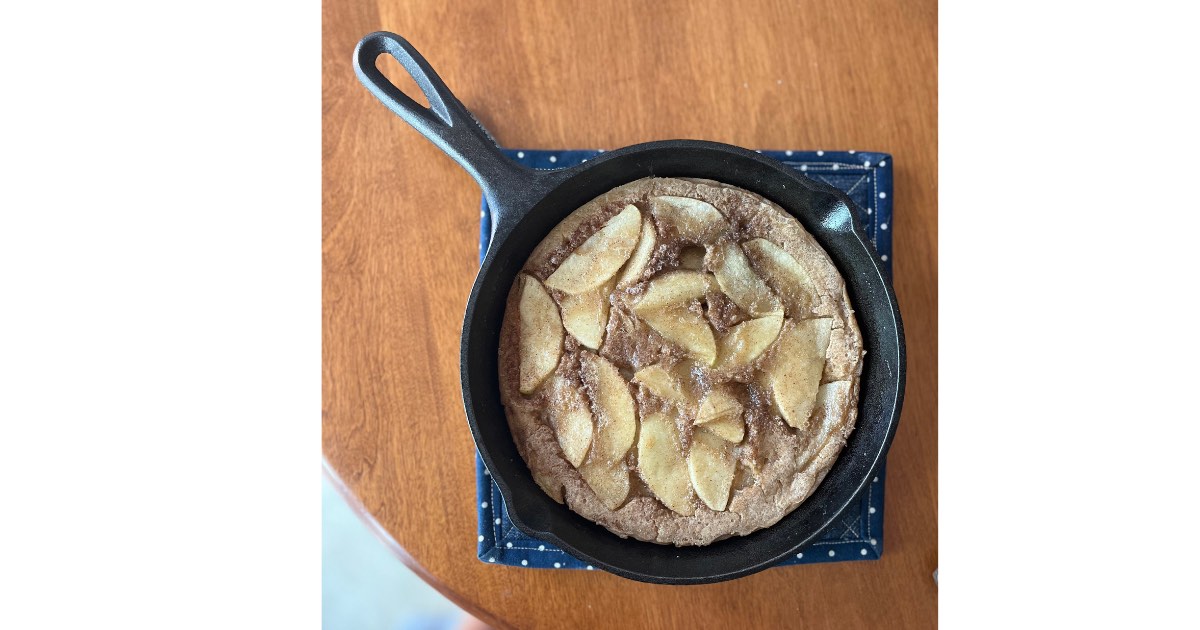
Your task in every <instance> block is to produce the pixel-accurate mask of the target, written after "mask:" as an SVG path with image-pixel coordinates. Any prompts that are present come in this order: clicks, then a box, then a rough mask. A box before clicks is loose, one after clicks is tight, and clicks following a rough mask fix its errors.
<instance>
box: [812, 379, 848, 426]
mask: <svg viewBox="0 0 1200 630" xmlns="http://www.w3.org/2000/svg"><path fill="white" fill-rule="evenodd" d="M849 403H850V381H834V382H833V383H825V384H824V385H822V386H820V387H818V388H817V405H816V410H815V411H814V412H813V416H812V417H813V420H814V421H815V422H816V424H817V425H818V426H821V427H826V428H828V427H830V426H832V425H833V424H834V423H836V422H838V421H840V420H841V419H842V414H843V413H844V412H845V410H846V409H847V407H848V406H849Z"/></svg>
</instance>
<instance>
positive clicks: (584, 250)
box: [546, 204, 642, 295]
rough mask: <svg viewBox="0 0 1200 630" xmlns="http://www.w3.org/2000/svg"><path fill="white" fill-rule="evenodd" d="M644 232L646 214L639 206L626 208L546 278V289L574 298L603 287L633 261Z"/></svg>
mask: <svg viewBox="0 0 1200 630" xmlns="http://www.w3.org/2000/svg"><path fill="white" fill-rule="evenodd" d="M641 231H642V213H641V212H638V209H637V206H634V205H632V204H631V205H628V206H625V209H624V210H622V211H620V212H619V213H617V215H616V216H614V217H613V218H611V219H609V220H608V223H605V224H604V227H602V228H600V229H599V230H598V231H597V232H596V233H595V234H593V235H591V236H590V237H588V239H587V240H586V241H584V242H583V244H582V245H580V246H579V247H578V248H576V249H575V251H573V252H571V254H570V255H569V256H567V259H566V260H564V261H563V262H562V264H561V265H559V266H558V269H555V270H554V273H552V274H550V277H549V278H546V286H548V287H550V288H551V289H555V290H558V291H562V292H563V293H567V294H571V295H575V294H577V293H584V292H587V291H591V290H592V289H596V288H599V287H600V285H602V284H604V283H605V282H607V281H608V279H609V278H612V277H613V276H614V275H616V273H617V271H618V270H619V269H620V268H621V265H624V264H625V261H626V260H628V259H629V255H630V254H631V253H633V248H634V247H636V246H637V243H638V236H639V235H640V233H641Z"/></svg>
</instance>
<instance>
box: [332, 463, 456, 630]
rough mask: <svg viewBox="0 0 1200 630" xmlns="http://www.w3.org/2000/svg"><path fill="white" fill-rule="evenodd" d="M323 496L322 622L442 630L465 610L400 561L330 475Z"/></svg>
mask: <svg viewBox="0 0 1200 630" xmlns="http://www.w3.org/2000/svg"><path fill="white" fill-rule="evenodd" d="M321 499H322V500H321V512H322V516H321V523H322V532H321V592H322V598H321V603H322V612H321V620H322V627H323V628H327V629H330V630H343V629H345V630H435V629H436V630H442V629H448V628H453V627H455V626H457V625H458V624H459V623H460V622H461V621H462V619H463V617H464V614H463V613H462V611H461V610H460V609H459V608H458V607H457V606H455V605H454V604H452V603H450V601H449V600H447V599H446V598H444V597H442V596H441V594H439V593H438V592H437V591H435V590H433V588H432V587H430V586H429V585H428V584H426V583H425V582H424V581H422V580H421V578H419V577H417V576H416V575H415V574H414V573H413V572H412V571H409V570H408V568H407V567H405V566H404V565H403V564H401V562H400V561H399V560H398V559H397V558H396V557H395V556H394V555H392V553H391V552H390V551H388V549H387V547H385V546H384V545H383V543H382V542H380V541H379V539H378V538H376V537H375V535H374V534H372V533H371V532H370V530H368V529H367V527H366V525H364V524H363V523H362V521H361V520H359V518H358V517H357V516H356V515H355V514H354V513H353V512H351V511H350V507H349V506H348V505H346V502H345V501H344V500H342V497H341V496H340V495H339V494H338V493H337V491H336V490H334V489H333V486H331V485H330V484H329V482H328V481H327V480H322V482H321Z"/></svg>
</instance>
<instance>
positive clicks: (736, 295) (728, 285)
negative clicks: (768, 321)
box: [713, 242, 781, 317]
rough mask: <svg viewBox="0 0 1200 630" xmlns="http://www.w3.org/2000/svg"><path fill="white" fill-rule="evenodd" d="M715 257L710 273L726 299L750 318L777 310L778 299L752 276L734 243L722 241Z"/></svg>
mask: <svg viewBox="0 0 1200 630" xmlns="http://www.w3.org/2000/svg"><path fill="white" fill-rule="evenodd" d="M716 249H717V252H718V254H719V255H718V256H717V264H716V265H715V267H714V268H713V273H714V274H715V275H716V277H717V284H719V285H720V286H721V290H722V291H724V292H725V295H728V296H729V299H731V300H733V303H734V304H737V305H738V306H739V307H740V308H741V309H742V310H743V311H746V312H747V313H749V314H750V315H751V316H752V317H761V316H763V315H766V314H768V313H771V312H774V311H777V310H779V309H780V308H781V306H780V303H779V298H777V297H775V294H774V293H772V292H771V288H770V287H768V286H767V283H765V282H763V279H762V278H760V277H758V274H756V273H754V269H753V268H752V267H751V266H750V261H749V260H747V259H746V255H745V254H743V253H742V248H741V247H738V246H737V243H730V242H725V243H721V244H720V245H717V246H716Z"/></svg>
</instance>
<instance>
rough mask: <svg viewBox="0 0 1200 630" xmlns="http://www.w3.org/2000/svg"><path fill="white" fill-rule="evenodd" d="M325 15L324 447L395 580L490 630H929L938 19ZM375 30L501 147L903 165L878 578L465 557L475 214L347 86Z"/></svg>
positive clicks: (347, 8)
mask: <svg viewBox="0 0 1200 630" xmlns="http://www.w3.org/2000/svg"><path fill="white" fill-rule="evenodd" d="M323 16H324V42H323V60H322V61H323V79H322V85H323V104H324V109H323V113H324V118H323V157H324V217H323V223H322V239H323V260H324V278H323V287H324V295H323V299H324V307H323V323H324V327H323V346H324V357H323V358H324V360H323V385H324V388H323V392H324V402H323V408H322V411H323V417H324V432H323V433H324V434H323V439H322V447H323V451H324V456H325V460H326V464H327V470H328V472H329V473H331V475H332V476H334V477H336V478H339V479H340V482H341V483H342V484H344V486H343V488H344V490H345V491H346V493H347V495H348V496H350V497H351V503H352V504H355V505H356V506H357V508H358V509H359V510H360V511H361V513H362V515H363V516H364V518H366V519H367V520H368V522H370V523H372V524H377V526H378V527H377V529H378V531H379V532H380V533H381V535H383V537H384V538H385V539H388V540H389V542H391V543H393V544H392V547H393V549H395V551H396V552H397V553H398V554H399V555H400V557H401V558H402V559H403V560H404V562H405V563H407V564H408V565H409V566H410V567H411V568H413V569H414V570H415V571H417V572H418V573H419V574H420V575H421V576H422V577H424V578H425V579H426V580H427V581H429V582H430V583H431V584H432V585H433V586H434V587H436V588H437V589H438V590H439V591H441V592H442V593H444V594H446V596H448V597H449V598H450V599H452V600H454V601H455V602H457V603H458V604H459V605H461V606H462V607H463V608H465V609H467V610H468V611H470V612H471V613H473V614H475V615H476V616H478V617H480V618H481V619H483V620H485V621H487V622H488V623H491V624H493V625H495V626H515V627H521V628H534V627H537V628H569V627H588V626H591V627H621V628H643V627H672V626H675V627H684V626H686V627H693V626H696V627H719V626H723V625H724V626H730V627H739V628H740V627H782V626H788V627H806V628H826V627H828V628H851V627H872V628H874V627H916V628H927V627H930V626H933V625H936V610H937V588H936V586H935V584H934V582H933V579H932V578H931V573H932V572H933V570H934V569H935V568H936V567H937V560H938V558H937V518H938V514H937V5H936V2H934V1H933V0H920V1H913V0H903V1H899V0H889V1H886V2H850V1H848V0H813V1H792V2H781V1H767V0H763V1H753V2H750V1H741V2H724V1H717V2H703V3H702V2H690V3H689V2H560V3H550V2H501V1H497V0H483V1H470V2H464V1H460V2H452V3H446V2H429V1H417V0H379V1H378V2H363V1H358V0H354V1H334V0H328V1H327V2H325V3H324V9H323ZM375 30H390V31H393V32H396V33H399V34H400V35H402V36H404V37H406V38H408V39H409V40H410V41H411V42H412V43H413V44H414V45H415V46H416V47H417V48H418V49H419V50H421V51H422V52H423V53H424V54H425V56H426V58H428V59H429V60H430V62H431V63H432V64H433V66H434V67H435V68H436V69H437V70H438V71H439V72H440V74H441V75H442V77H443V79H445V81H446V83H447V84H448V85H449V86H450V87H451V89H453V90H454V91H455V92H456V94H457V95H458V96H459V98H460V99H461V100H462V101H463V102H464V103H465V104H466V105H467V106H468V107H469V108H471V109H472V110H473V111H474V112H475V113H476V114H477V115H478V116H479V118H480V120H481V122H482V123H483V124H484V125H485V126H486V127H487V128H488V129H489V130H490V131H491V132H492V133H493V134H494V135H495V137H496V138H497V140H498V141H499V142H500V143H501V144H504V145H508V146H521V147H530V148H608V149H612V148H617V147H621V146H624V145H627V144H634V143H638V142H644V141H648V140H660V139H669V138H700V139H707V140H717V141H721V142H728V143H731V144H736V145H741V146H745V147H751V148H761V149H768V148H769V149H802V148H810V149H819V148H824V149H860V150H878V151H887V152H891V153H892V154H894V156H895V159H894V164H895V212H896V215H895V221H894V223H895V282H896V292H897V293H898V295H899V300H900V306H901V309H902V312H903V315H904V323H905V328H906V332H907V336H908V357H909V364H908V375H909V376H908V394H907V398H906V400H905V406H904V416H903V420H902V422H901V424H900V429H899V432H898V433H897V435H896V440H895V443H894V445H893V447H892V450H891V454H890V457H889V460H888V462H889V465H888V479H887V484H888V486H887V507H886V512H885V514H886V519H885V521H886V530H885V531H886V533H885V537H886V543H885V549H884V553H883V558H882V559H881V560H879V561H877V562H845V563H835V564H823V565H809V566H799V567H791V568H782V569H772V570H768V571H765V572H762V573H759V574H756V575H753V576H751V577H748V578H744V579H741V580H736V581H734V582H730V583H724V584H716V585H708V586H693V587H668V586H654V585H647V584H639V583H636V582H632V581H628V580H624V579H621V578H618V577H615V576H612V575H608V574H604V573H601V572H599V571H597V572H582V571H552V570H529V569H519V568H508V567H501V566H495V565H485V564H483V563H480V562H479V561H478V560H477V559H476V558H475V547H476V516H475V508H476V505H475V482H474V467H473V464H472V462H473V453H472V449H473V444H472V441H471V436H470V432H469V430H468V428H467V423H466V419H465V417H464V413H463V408H462V398H461V394H460V391H459V383H458V344H459V328H460V325H461V321H462V314H463V308H464V306H465V303H466V297H467V294H468V293H469V291H470V288H471V281H472V279H473V278H474V275H475V269H476V260H477V252H476V247H477V244H478V221H479V212H478V204H479V189H478V187H477V186H476V185H475V183H474V182H473V181H472V180H471V178H470V177H469V176H468V175H467V174H466V173H465V172H463V171H462V170H461V169H460V168H459V167H458V166H457V165H455V164H454V163H453V162H452V161H451V160H450V159H449V158H447V157H445V156H444V155H442V154H441V153H440V152H439V151H438V150H437V149H435V148H434V147H433V145H432V144H430V143H429V142H427V141H426V140H424V139H423V138H422V137H421V136H420V135H418V134H417V133H416V132H415V131H413V130H412V129H411V128H409V127H408V126H407V125H406V124H405V123H403V122H402V121H401V120H400V119H399V118H397V117H396V116H395V115H393V114H392V113H390V112H389V111H387V110H386V109H385V108H384V107H383V106H382V105H380V104H379V103H378V102H377V101H375V99H374V98H373V97H371V96H370V95H369V94H368V93H367V91H366V90H365V89H363V88H362V87H361V86H360V85H359V84H358V82H357V81H356V79H355V77H354V74H353V72H352V70H351V66H350V53H351V51H352V50H353V48H354V45H355V43H356V42H357V40H358V39H359V38H360V37H362V36H363V35H365V34H367V33H369V32H371V31H375ZM410 93H415V92H414V91H413V90H410ZM404 596H405V594H404V593H397V594H396V597H404ZM732 624H736V625H732ZM743 624H745V625H743Z"/></svg>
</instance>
